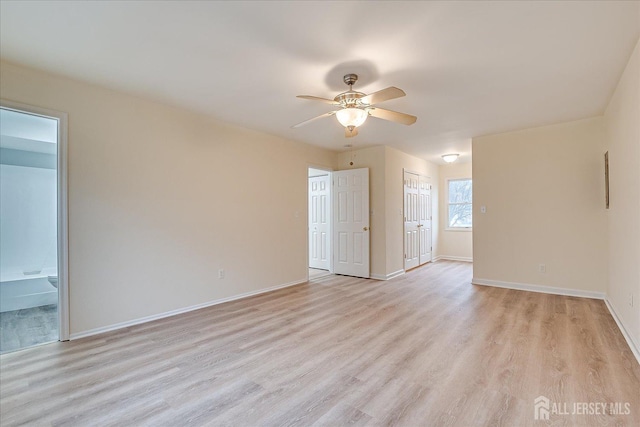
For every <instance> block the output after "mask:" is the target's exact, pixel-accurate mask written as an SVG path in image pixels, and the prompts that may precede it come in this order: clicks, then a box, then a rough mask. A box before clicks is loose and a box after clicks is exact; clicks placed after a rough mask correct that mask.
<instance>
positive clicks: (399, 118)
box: [367, 108, 418, 125]
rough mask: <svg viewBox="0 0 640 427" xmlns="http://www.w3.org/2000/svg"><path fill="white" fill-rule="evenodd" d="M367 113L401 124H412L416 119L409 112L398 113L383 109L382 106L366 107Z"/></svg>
mask: <svg viewBox="0 0 640 427" xmlns="http://www.w3.org/2000/svg"><path fill="white" fill-rule="evenodd" d="M367 110H368V111H369V115H371V116H373V117H377V118H379V119H383V120H390V121H392V122H396V123H402V124H403V125H412V124H414V123H415V122H416V120H418V118H417V117H416V116H412V115H411V114H405V113H398V112H397V111H391V110H385V109H383V108H370V109H369V108H368V109H367Z"/></svg>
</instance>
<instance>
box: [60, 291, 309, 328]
mask: <svg viewBox="0 0 640 427" xmlns="http://www.w3.org/2000/svg"><path fill="white" fill-rule="evenodd" d="M307 282H308V280H307V279H300V280H294V281H293V282H288V283H285V284H283V285H276V286H272V287H270V288H265V289H260V290H257V291H251V292H246V293H244V294H239V295H234V296H231V297H227V298H220V299H217V300H213V301H208V302H205V303H202V304H196V305H192V306H190V307H184V308H178V309H176V310H171V311H166V312H164V313H158V314H153V315H151V316H146V317H140V318H138V319H133V320H129V321H126V322H121V323H116V324H113V325H109V326H102V327H100V328H95V329H90V330H88V331H84V332H78V333H75V334H71V338H70V339H71V340H77V339H80V338H86V337H90V336H93V335H98V334H102V333H105V332H111V331H115V330H117V329H122V328H127V327H129V326H134V325H140V324H142V323H147V322H153V321H154V320H159V319H164V318H165V317H171V316H176V315H178V314H182V313H187V312H189V311H194V310H199V309H201V308H206V307H211V306H212V305H218V304H223V303H225V302H230V301H236V300H239V299H243V298H248V297H252V296H255V295H260V294H266V293H267V292H272V291H276V290H278V289H283V288H288V287H290V286H296V285H301V284H303V283H307Z"/></svg>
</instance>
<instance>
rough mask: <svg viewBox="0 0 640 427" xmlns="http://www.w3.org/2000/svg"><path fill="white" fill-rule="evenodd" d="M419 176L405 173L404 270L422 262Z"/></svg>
mask: <svg viewBox="0 0 640 427" xmlns="http://www.w3.org/2000/svg"><path fill="white" fill-rule="evenodd" d="M418 194H419V190H418V175H416V174H414V173H410V172H405V173H404V269H405V271H406V270H409V269H412V268H414V267H417V266H418V265H420V264H419V262H420V250H419V249H420V236H419V229H420V227H419V224H420V212H419V206H420V204H419V199H418Z"/></svg>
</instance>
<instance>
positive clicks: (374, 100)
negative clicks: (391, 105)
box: [360, 86, 406, 105]
mask: <svg viewBox="0 0 640 427" xmlns="http://www.w3.org/2000/svg"><path fill="white" fill-rule="evenodd" d="M405 95H406V93H404V91H403V90H402V89H398V88H397V87H395V86H391V87H388V88H386V89H382V90H379V91H377V92H373V93H370V94H369V95H367V96H364V97H362V98H360V101H361V102H362V103H363V104H368V105H373V104H378V103H380V102H382V101H388V100H390V99H395V98H400V97H402V96H405Z"/></svg>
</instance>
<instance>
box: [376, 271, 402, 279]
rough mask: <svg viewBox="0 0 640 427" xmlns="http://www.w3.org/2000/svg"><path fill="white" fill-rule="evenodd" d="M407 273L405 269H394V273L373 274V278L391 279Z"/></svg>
mask: <svg viewBox="0 0 640 427" xmlns="http://www.w3.org/2000/svg"><path fill="white" fill-rule="evenodd" d="M404 273H405V271H404V270H398V271H394V272H393V273H389V274H387V275H384V274H372V275H371V278H372V279H376V280H390V279H393V278H394V277H398V276H402V275H403V274H404Z"/></svg>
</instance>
